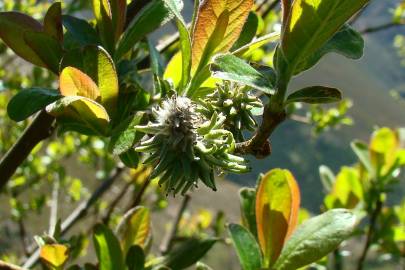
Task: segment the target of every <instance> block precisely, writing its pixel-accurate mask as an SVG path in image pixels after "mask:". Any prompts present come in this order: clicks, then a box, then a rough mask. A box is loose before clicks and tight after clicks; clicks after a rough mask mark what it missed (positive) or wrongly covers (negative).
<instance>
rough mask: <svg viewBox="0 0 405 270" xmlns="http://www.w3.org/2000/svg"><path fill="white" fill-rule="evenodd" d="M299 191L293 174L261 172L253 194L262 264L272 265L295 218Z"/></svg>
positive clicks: (283, 171)
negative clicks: (261, 176)
mask: <svg viewBox="0 0 405 270" xmlns="http://www.w3.org/2000/svg"><path fill="white" fill-rule="evenodd" d="M299 204H300V192H299V187H298V184H297V182H296V181H295V179H294V176H293V175H292V174H291V173H290V172H289V171H287V170H281V169H275V170H272V171H270V172H269V173H267V174H266V175H265V176H263V178H262V180H261V182H260V185H259V187H258V190H257V194H256V223H257V234H258V238H259V243H260V247H261V249H262V252H263V256H264V262H265V266H266V267H269V266H271V265H273V264H274V263H275V262H276V260H277V258H278V257H279V255H280V253H281V250H282V248H283V245H284V243H285V241H286V239H287V238H288V237H289V236H290V235H291V233H292V232H293V230H294V228H295V226H296V225H297V222H298V213H299Z"/></svg>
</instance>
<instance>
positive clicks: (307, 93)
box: [286, 86, 342, 104]
mask: <svg viewBox="0 0 405 270" xmlns="http://www.w3.org/2000/svg"><path fill="white" fill-rule="evenodd" d="M341 100H342V93H341V92H340V91H339V90H338V89H336V88H331V87H326V86H311V87H307V88H304V89H301V90H298V91H296V92H294V93H292V94H291V95H290V96H288V98H287V101H286V104H289V103H294V102H304V103H309V104H325V103H333V102H338V101H341Z"/></svg>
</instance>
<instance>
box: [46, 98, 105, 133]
mask: <svg viewBox="0 0 405 270" xmlns="http://www.w3.org/2000/svg"><path fill="white" fill-rule="evenodd" d="M46 110H47V111H48V113H50V114H51V115H53V116H55V117H57V118H58V120H60V121H63V122H66V123H69V124H70V125H74V123H78V124H79V125H80V126H81V127H83V126H84V127H86V128H87V129H88V131H89V132H91V133H90V135H93V134H99V135H107V134H108V132H109V122H110V118H109V116H108V114H107V111H106V110H105V109H104V108H103V106H101V105H100V104H98V103H97V102H95V101H93V100H91V99H88V98H85V97H80V96H70V97H64V98H62V99H60V100H58V101H56V102H54V103H52V104H50V105H48V106H47V107H46Z"/></svg>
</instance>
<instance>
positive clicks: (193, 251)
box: [163, 238, 218, 270]
mask: <svg viewBox="0 0 405 270" xmlns="http://www.w3.org/2000/svg"><path fill="white" fill-rule="evenodd" d="M216 242H218V239H215V238H208V239H204V240H199V239H194V238H191V239H189V240H186V241H185V242H183V243H181V244H179V245H178V246H177V247H175V248H174V249H173V250H172V251H171V252H170V253H169V254H168V255H167V256H166V257H165V259H164V261H163V264H164V265H165V266H167V267H170V268H171V269H176V270H181V269H186V268H187V267H189V266H191V265H193V264H195V263H196V262H197V261H199V260H200V259H201V258H202V257H203V256H204V255H205V254H206V253H207V252H208V251H209V250H210V249H211V248H212V247H213V246H214V244H215V243H216Z"/></svg>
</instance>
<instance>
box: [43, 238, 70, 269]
mask: <svg viewBox="0 0 405 270" xmlns="http://www.w3.org/2000/svg"><path fill="white" fill-rule="evenodd" d="M39 256H40V258H41V260H42V261H43V262H44V263H45V264H46V265H47V266H48V267H50V269H62V267H63V266H64V264H65V263H66V261H67V260H68V258H69V249H68V248H67V247H66V246H64V245H59V244H54V245H45V246H43V247H41V251H40V255H39Z"/></svg>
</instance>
